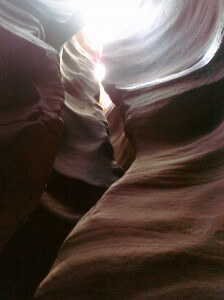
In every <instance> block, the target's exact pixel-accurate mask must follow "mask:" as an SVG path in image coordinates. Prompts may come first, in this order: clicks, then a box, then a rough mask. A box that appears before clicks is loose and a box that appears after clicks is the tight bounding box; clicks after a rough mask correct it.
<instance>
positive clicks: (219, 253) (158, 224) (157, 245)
mask: <svg viewBox="0 0 224 300" xmlns="http://www.w3.org/2000/svg"><path fill="white" fill-rule="evenodd" d="M143 4H145V7H144V11H143V13H142V14H143V15H141V16H139V19H138V24H136V27H135V29H136V33H135V34H133V35H129V36H128V35H127V36H126V37H124V40H121V41H118V42H116V43H114V44H110V45H108V47H106V48H105V50H104V56H105V62H106V67H107V70H108V76H107V78H106V79H105V81H104V83H103V84H104V86H105V88H106V91H107V92H108V93H109V95H110V97H111V99H112V101H113V102H114V103H115V105H116V106H117V107H118V109H119V111H120V113H121V116H122V118H123V122H124V130H125V133H126V136H127V137H128V139H129V141H130V143H131V145H132V147H133V148H134V149H135V152H136V158H135V160H134V162H133V164H132V165H131V167H130V168H129V169H128V171H127V172H126V173H125V175H124V176H123V177H122V178H121V179H120V180H119V181H117V182H116V183H114V184H113V185H112V186H111V187H110V188H109V189H108V191H107V192H106V193H105V194H104V195H103V197H102V198H101V199H100V200H99V202H98V203H97V204H96V206H94V207H93V208H92V209H91V210H90V211H89V212H88V213H87V214H86V215H85V216H84V217H83V218H82V219H81V221H80V222H79V223H78V224H77V226H76V227H75V228H74V229H73V231H72V232H71V233H70V234H69V236H68V237H67V238H66V240H65V242H64V243H63V245H62V247H61V249H60V251H59V253H58V257H57V258H56V261H55V263H54V265H53V267H52V269H51V271H50V273H49V275H48V276H47V277H46V278H45V280H44V281H43V282H42V283H41V285H40V286H39V289H38V290H37V292H36V298H37V299H63V298H66V299H184V298H186V299H222V298H223V297H224V265H223V253H224V245H223V237H224V233H223V232H224V231H223V229H224V204H223V192H224V190H223V146H224V145H223V141H224V139H223V112H224V103H223V84H224V82H223V76H224V71H223V1H219V0H217V1H209V0H199V1H197V2H195V1H193V0H192V1H165V0H164V1H159V3H158V1H151V2H150V1H148V2H146V1H145V2H144V3H142V5H143ZM153 11H155V13H156V12H157V13H158V14H157V15H156V14H155V15H153ZM161 16H162V17H161ZM143 17H145V18H143ZM146 17H147V18H146ZM150 18H151V20H150Z"/></svg>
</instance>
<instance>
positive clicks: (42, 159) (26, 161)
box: [0, 1, 64, 249]
mask: <svg viewBox="0 0 224 300" xmlns="http://www.w3.org/2000/svg"><path fill="white" fill-rule="evenodd" d="M0 14H1V15H0V16H1V26H0V42H1V50H0V55H1V61H0V64H1V74H0V77H1V93H0V94H1V96H0V97H1V108H0V114H1V117H0V123H1V133H0V135H1V138H0V143H1V145H0V157H1V162H0V163H1V166H0V169H1V175H0V190H1V196H0V203H1V210H0V228H1V229H0V249H2V248H3V247H4V245H5V244H6V242H7V241H8V239H9V238H10V237H11V235H12V234H13V233H14V231H15V230H16V229H17V227H18V226H19V225H20V224H21V223H22V222H23V221H24V219H25V218H26V217H27V215H28V214H29V212H31V211H32V209H34V208H35V207H36V206H37V205H38V201H39V198H40V196H41V194H42V192H43V190H44V187H45V185H46V183H47V178H48V176H49V173H50V171H51V168H52V163H53V161H54V158H55V154H56V151H57V146H58V142H59V137H60V136H61V134H62V130H63V123H62V120H61V118H60V111H61V108H62V103H63V99H64V87H63V85H62V83H61V79H60V70H59V56H58V54H57V51H56V50H55V49H54V48H52V47H51V46H50V45H48V44H46V43H44V42H43V39H44V31H43V27H42V25H41V23H40V22H39V21H38V20H37V19H36V18H34V17H33V16H32V15H30V14H29V13H27V12H25V11H22V10H20V9H18V8H16V7H15V6H13V5H11V4H10V3H8V2H6V1H1V3H0Z"/></svg>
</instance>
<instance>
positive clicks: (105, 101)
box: [99, 83, 112, 110]
mask: <svg viewBox="0 0 224 300" xmlns="http://www.w3.org/2000/svg"><path fill="white" fill-rule="evenodd" d="M99 100H100V101H99V102H100V104H101V106H102V107H103V110H107V108H108V107H109V106H110V105H111V104H112V101H111V100H110V97H109V96H108V94H107V93H106V92H105V90H104V87H103V86H102V84H101V83H100V99H99Z"/></svg>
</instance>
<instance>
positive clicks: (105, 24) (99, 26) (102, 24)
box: [76, 0, 139, 44]
mask: <svg viewBox="0 0 224 300" xmlns="http://www.w3.org/2000/svg"><path fill="white" fill-rule="evenodd" d="M76 3H77V2H76ZM138 5H139V3H138V1H136V0H94V1H93V0H79V7H80V10H81V11H82V13H83V15H84V18H85V21H86V26H85V28H84V31H85V33H86V35H87V36H88V38H89V39H90V40H93V41H94V42H96V41H98V42H99V43H100V44H105V43H107V42H109V41H112V40H114V39H116V38H117V37H119V36H120V35H121V33H122V31H123V30H125V29H126V27H127V26H128V24H129V23H130V22H131V21H132V20H133V18H134V15H135V14H136V9H137V8H138Z"/></svg>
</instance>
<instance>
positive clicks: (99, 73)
mask: <svg viewBox="0 0 224 300" xmlns="http://www.w3.org/2000/svg"><path fill="white" fill-rule="evenodd" d="M94 76H95V78H96V79H97V80H98V81H99V82H101V81H102V80H103V79H104V77H105V67H104V65H103V64H101V63H98V64H96V66H95V70H94Z"/></svg>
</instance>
